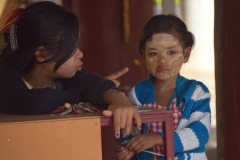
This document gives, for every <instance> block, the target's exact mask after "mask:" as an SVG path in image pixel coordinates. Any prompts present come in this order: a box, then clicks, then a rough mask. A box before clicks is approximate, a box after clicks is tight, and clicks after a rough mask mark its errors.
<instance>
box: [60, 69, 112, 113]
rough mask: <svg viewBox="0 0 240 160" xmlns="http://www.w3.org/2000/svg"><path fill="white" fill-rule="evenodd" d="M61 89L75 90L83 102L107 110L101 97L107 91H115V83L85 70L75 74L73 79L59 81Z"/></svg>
mask: <svg viewBox="0 0 240 160" xmlns="http://www.w3.org/2000/svg"><path fill="white" fill-rule="evenodd" d="M60 81H61V82H62V85H63V89H64V90H66V89H74V90H76V91H77V92H78V93H79V94H80V95H81V97H82V98H83V100H84V101H85V102H90V103H91V104H92V105H94V106H96V107H99V108H101V109H107V104H106V103H105V102H104V99H103V95H104V93H105V91H107V90H109V89H114V90H117V87H116V85H115V83H114V82H113V81H111V80H108V79H104V78H102V77H101V76H99V75H98V74H96V73H91V72H87V71H86V70H85V69H82V70H81V71H79V72H77V73H76V75H75V76H74V77H73V78H68V79H61V80H60Z"/></svg>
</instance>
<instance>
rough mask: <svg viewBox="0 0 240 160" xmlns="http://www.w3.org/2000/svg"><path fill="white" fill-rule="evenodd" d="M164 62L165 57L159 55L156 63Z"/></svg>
mask: <svg viewBox="0 0 240 160" xmlns="http://www.w3.org/2000/svg"><path fill="white" fill-rule="evenodd" d="M165 62H166V60H165V57H162V56H161V57H159V59H158V63H160V64H163V63H165Z"/></svg>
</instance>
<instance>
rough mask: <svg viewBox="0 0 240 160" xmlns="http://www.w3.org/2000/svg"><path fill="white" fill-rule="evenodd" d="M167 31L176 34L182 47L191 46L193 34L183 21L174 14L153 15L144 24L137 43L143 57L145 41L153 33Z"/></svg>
mask: <svg viewBox="0 0 240 160" xmlns="http://www.w3.org/2000/svg"><path fill="white" fill-rule="evenodd" d="M157 33H168V34H172V35H174V36H176V37H177V38H178V39H179V40H180V41H181V42H182V43H181V45H182V47H183V48H186V47H189V46H191V47H193V45H194V36H193V34H192V33H191V32H189V31H188V30H187V26H186V25H185V23H184V22H183V21H182V20H181V19H179V18H178V17H176V16H175V15H171V14H170V15H156V16H153V17H152V18H151V19H150V20H149V21H148V22H147V23H146V25H145V26H144V28H143V30H142V36H141V39H140V43H139V53H140V55H141V56H142V57H144V50H145V46H146V42H147V41H148V40H151V38H152V35H153V34H157Z"/></svg>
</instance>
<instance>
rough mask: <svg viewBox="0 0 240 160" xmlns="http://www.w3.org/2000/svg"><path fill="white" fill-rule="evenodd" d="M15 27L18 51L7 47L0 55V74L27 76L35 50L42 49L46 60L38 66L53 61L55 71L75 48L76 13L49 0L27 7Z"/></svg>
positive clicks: (32, 62) (77, 31)
mask: <svg viewBox="0 0 240 160" xmlns="http://www.w3.org/2000/svg"><path fill="white" fill-rule="evenodd" d="M16 26H17V31H16V33H17V36H16V37H17V44H18V49H17V50H15V51H12V50H11V46H10V44H8V45H7V46H6V47H5V48H4V49H3V50H2V53H1V55H0V74H3V73H12V74H20V75H22V74H25V73H29V72H30V71H31V69H32V68H33V66H34V64H35V63H36V58H35V54H34V52H35V50H36V49H37V48H38V47H40V46H43V47H44V48H45V49H46V50H47V51H48V53H49V55H48V56H49V57H50V58H49V59H47V60H45V61H44V62H41V63H46V62H51V61H54V62H56V66H55V68H54V71H56V70H57V69H58V68H59V67H60V66H61V65H62V64H63V63H64V62H65V61H66V60H67V59H69V58H70V57H71V56H72V54H73V53H74V51H75V50H76V48H77V43H78V40H79V26H78V19H77V17H76V15H75V14H73V13H71V12H69V11H67V10H66V9H65V8H63V7H62V6H60V5H57V4H55V3H53V2H50V1H45V2H37V3H33V4H31V5H30V6H28V7H27V8H26V9H25V11H24V12H23V13H22V14H21V16H20V17H19V19H18V21H17V22H16Z"/></svg>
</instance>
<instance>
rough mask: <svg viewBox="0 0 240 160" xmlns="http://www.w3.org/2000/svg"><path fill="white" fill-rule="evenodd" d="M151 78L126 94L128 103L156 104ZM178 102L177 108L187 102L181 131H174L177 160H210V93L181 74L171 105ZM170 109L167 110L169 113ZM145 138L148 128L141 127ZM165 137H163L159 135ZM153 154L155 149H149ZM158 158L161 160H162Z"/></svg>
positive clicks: (148, 159)
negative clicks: (206, 147)
mask: <svg viewBox="0 0 240 160" xmlns="http://www.w3.org/2000/svg"><path fill="white" fill-rule="evenodd" d="M153 78H154V77H153V76H152V75H150V76H149V77H148V79H145V80H143V81H141V82H139V83H137V84H136V85H135V86H134V87H133V88H132V89H131V90H130V92H129V93H128V94H127V98H128V99H129V101H130V102H131V103H132V104H134V105H137V106H144V105H145V104H147V103H151V102H156V97H155V94H154V86H153V84H152V79H153ZM174 98H177V106H179V105H180V103H181V102H182V100H183V99H184V104H183V106H182V108H181V113H182V116H181V119H180V121H179V124H178V127H177V128H176V130H174V131H173V132H174V152H175V157H176V158H178V160H207V157H206V154H205V145H206V143H207V142H208V139H209V135H210V122H211V111H210V105H209V103H210V93H209V90H208V89H207V87H206V86H205V85H204V84H203V83H202V82H199V81H196V80H188V79H186V78H184V77H182V76H181V75H180V74H179V75H178V77H177V81H176V89H175V92H174V93H173V95H172V97H171V99H170V101H169V104H171V103H170V102H171V101H172V100H173V99H174ZM169 107H170V106H168V109H169ZM141 133H142V134H145V133H146V124H142V130H141ZM159 134H161V135H162V136H164V135H163V133H162V132H160V133H159ZM148 150H149V151H152V148H149V149H148ZM137 158H138V160H152V155H151V154H149V153H146V152H140V153H139V154H137ZM163 159H164V158H163V157H160V156H159V160H163Z"/></svg>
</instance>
